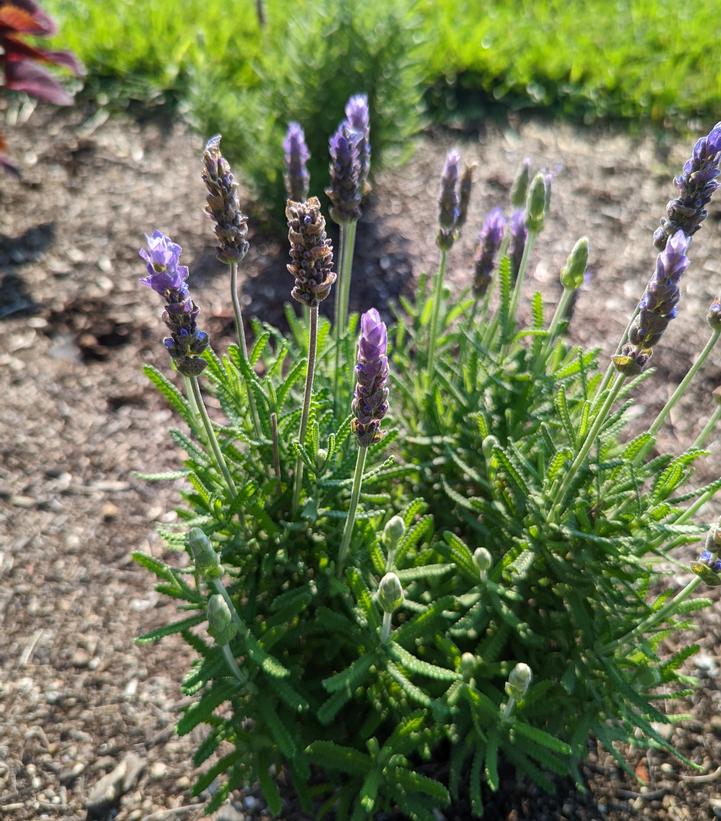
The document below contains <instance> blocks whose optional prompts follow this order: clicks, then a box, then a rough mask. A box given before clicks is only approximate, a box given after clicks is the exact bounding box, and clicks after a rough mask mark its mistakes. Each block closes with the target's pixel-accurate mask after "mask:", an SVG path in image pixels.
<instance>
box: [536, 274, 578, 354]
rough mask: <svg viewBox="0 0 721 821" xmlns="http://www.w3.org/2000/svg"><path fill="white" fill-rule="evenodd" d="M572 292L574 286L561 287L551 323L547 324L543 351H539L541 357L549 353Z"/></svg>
mask: <svg viewBox="0 0 721 821" xmlns="http://www.w3.org/2000/svg"><path fill="white" fill-rule="evenodd" d="M574 293H575V289H574V288H564V289H563V293H562V294H561V298H560V299H559V300H558V305H557V306H556V310H555V313H554V314H553V319H552V320H551V324H550V325H549V326H548V336H547V337H546V342H545V344H544V346H543V351H542V352H541V358H542V359H545V357H546V356H548V354H549V353H550V348H551V346H552V345H553V341H554V339H555V337H556V334H557V333H558V328H559V326H560V325H561V323H562V322H563V319H564V317H565V315H566V310H567V308H568V303H569V302H570V301H571V299H572V298H573V295H574Z"/></svg>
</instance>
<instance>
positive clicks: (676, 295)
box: [613, 230, 691, 374]
mask: <svg viewBox="0 0 721 821" xmlns="http://www.w3.org/2000/svg"><path fill="white" fill-rule="evenodd" d="M690 242H691V238H690V237H688V236H686V234H685V233H684V232H683V231H681V230H678V231H676V233H675V234H674V235H673V236H672V237H671V238H670V239H669V241H668V242H667V244H666V247H665V248H664V250H663V251H662V252H661V253H660V254H659V255H658V258H657V259H656V270H655V271H654V273H653V276H652V277H651V279H650V281H649V283H648V285H647V286H646V292H645V293H644V295H643V297H642V299H641V302H640V303H639V305H638V308H639V312H638V316H637V317H636V319H634V321H633V324H632V325H631V329H630V331H629V334H628V340H629V341H628V342H627V343H626V344H625V345H624V347H623V349H622V350H621V353H620V354H619V355H618V356H616V357H614V360H613V361H614V363H615V365H616V368H617V370H619V371H621V372H622V373H631V374H633V373H640V372H641V370H643V367H644V366H645V365H646V363H647V362H648V360H649V359H650V357H651V354H652V352H653V348H654V346H655V345H656V344H657V343H658V341H659V340H660V339H661V336H662V335H663V332H664V331H665V330H666V328H667V327H668V323H669V322H670V321H671V320H672V319H673V318H674V317H675V316H676V314H677V313H678V302H679V299H680V298H681V292H680V290H679V283H680V280H681V276H682V275H683V273H684V271H685V270H686V269H687V268H688V266H689V258H688V257H687V256H686V252H687V251H688V246H689V243H690Z"/></svg>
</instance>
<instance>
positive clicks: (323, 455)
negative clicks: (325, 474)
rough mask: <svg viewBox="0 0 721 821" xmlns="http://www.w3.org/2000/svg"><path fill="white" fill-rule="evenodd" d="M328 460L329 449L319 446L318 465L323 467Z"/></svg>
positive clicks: (316, 458)
mask: <svg viewBox="0 0 721 821" xmlns="http://www.w3.org/2000/svg"><path fill="white" fill-rule="evenodd" d="M327 460H328V451H327V450H326V449H325V448H318V451H317V452H316V454H315V464H316V467H318V468H322V467H323V465H325V463H326V461H327Z"/></svg>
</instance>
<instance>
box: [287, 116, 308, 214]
mask: <svg viewBox="0 0 721 821" xmlns="http://www.w3.org/2000/svg"><path fill="white" fill-rule="evenodd" d="M283 151H284V152H285V189H286V191H287V193H288V199H289V200H293V201H294V202H304V201H305V200H307V199H308V191H309V188H310V174H309V173H308V166H307V163H308V160H309V159H310V151H308V146H307V145H306V142H305V134H304V132H303V129H302V128H301V126H300V125H299V124H298V123H290V125H289V126H288V133H287V134H286V137H285V140H283Z"/></svg>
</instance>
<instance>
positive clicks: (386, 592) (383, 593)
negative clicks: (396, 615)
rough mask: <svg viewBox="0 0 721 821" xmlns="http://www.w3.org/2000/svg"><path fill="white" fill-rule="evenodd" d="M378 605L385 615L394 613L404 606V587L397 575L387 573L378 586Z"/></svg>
mask: <svg viewBox="0 0 721 821" xmlns="http://www.w3.org/2000/svg"><path fill="white" fill-rule="evenodd" d="M378 604H380V606H381V609H382V610H383V612H384V613H392V612H393V611H394V610H397V609H398V608H399V607H400V606H401V605H402V604H403V587H402V585H401V580H400V579H399V578H398V576H396V574H395V573H386V574H385V576H383V578H382V579H381V581H380V584H379V585H378Z"/></svg>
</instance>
